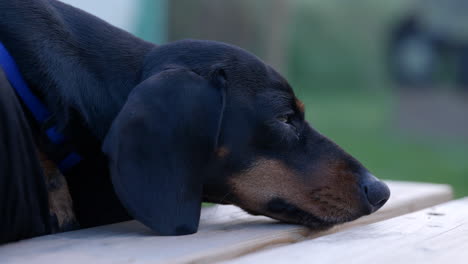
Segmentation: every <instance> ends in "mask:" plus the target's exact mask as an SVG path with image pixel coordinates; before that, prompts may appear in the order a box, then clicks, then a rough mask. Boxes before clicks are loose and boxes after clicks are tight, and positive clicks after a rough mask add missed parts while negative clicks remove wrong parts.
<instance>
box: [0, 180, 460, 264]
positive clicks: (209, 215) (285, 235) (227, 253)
mask: <svg viewBox="0 0 468 264" xmlns="http://www.w3.org/2000/svg"><path fill="white" fill-rule="evenodd" d="M388 183H389V186H390V188H391V190H392V196H391V198H390V200H389V202H388V203H387V204H386V205H385V206H384V207H383V208H382V209H381V210H379V211H378V212H377V213H375V214H372V215H370V216H368V217H365V218H362V219H359V220H357V221H354V222H351V223H349V224H346V225H343V226H341V227H337V228H335V229H333V230H331V231H328V232H326V233H317V232H313V231H311V230H309V229H307V228H304V227H301V226H296V225H288V224H281V223H278V222H276V221H274V220H271V219H269V218H267V217H263V216H250V215H248V214H246V213H245V212H243V211H242V210H240V209H238V208H237V207H234V206H214V207H210V208H204V209H203V212H202V219H201V225H200V230H199V232H198V233H196V234H194V235H189V236H180V237H158V236H154V235H153V233H152V232H151V230H149V229H148V228H147V227H145V226H143V225H142V224H140V223H138V222H136V221H129V222H124V223H119V224H114V225H108V226H101V227H96V228H90V229H85V230H79V231H73V232H66V233H61V234H55V235H49V236H44V237H39V238H34V239H30V240H24V241H20V242H17V243H11V244H7V245H4V246H0V263H2V264H3V263H24V262H27V263H44V264H45V263H47V264H50V263H61V262H63V263H70V264H73V263H80V264H81V263H86V262H88V263H134V262H137V263H213V262H216V261H222V260H228V259H232V258H235V257H238V256H242V255H245V254H248V253H251V252H255V251H258V250H261V249H265V248H267V247H272V246H279V245H285V244H291V243H294V242H298V241H301V240H304V239H307V238H310V237H317V236H321V235H325V234H328V233H330V232H337V231H339V230H344V229H346V228H349V227H351V226H357V225H363V224H368V223H372V222H375V221H380V220H382V219H388V218H390V217H394V216H398V215H401V214H405V213H408V212H413V211H415V210H418V209H421V208H424V207H428V206H432V205H435V204H439V203H442V202H445V201H447V200H450V199H451V197H452V191H451V188H450V187H449V186H446V185H436V184H421V183H404V182H388Z"/></svg>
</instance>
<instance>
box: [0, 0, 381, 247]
mask: <svg viewBox="0 0 468 264" xmlns="http://www.w3.org/2000/svg"><path fill="white" fill-rule="evenodd" d="M0 10H1V11H0V41H1V42H2V43H3V44H4V46H5V47H6V48H7V49H8V51H9V53H10V54H11V55H12V57H13V58H14V60H15V62H16V64H17V65H18V68H19V70H20V72H21V75H22V76H23V78H24V79H25V80H26V82H27V84H28V86H29V87H30V89H31V90H32V91H33V92H34V94H35V95H36V96H37V97H39V98H40V100H41V101H42V102H43V103H44V104H45V105H46V106H47V108H48V110H49V111H50V112H51V113H52V116H51V118H50V120H48V122H47V123H52V124H54V125H56V126H57V127H58V129H59V130H60V131H61V132H62V133H63V134H64V135H65V137H66V138H67V140H66V143H65V144H64V148H73V149H74V150H76V152H77V153H79V154H80V155H81V157H83V160H82V161H81V162H80V163H79V164H78V165H76V166H74V167H73V168H71V169H70V170H69V171H67V172H65V173H64V175H65V178H66V181H67V182H68V188H69V191H70V194H71V198H70V196H69V195H68V192H67V190H66V182H65V180H64V179H63V178H61V174H60V173H59V172H58V171H57V169H56V168H55V167H54V165H53V163H52V162H51V161H49V160H57V159H59V158H57V157H59V156H60V152H61V151H63V150H62V149H60V148H57V147H56V146H55V145H53V144H49V143H50V142H48V139H47V137H45V136H44V131H43V130H44V129H45V128H44V125H38V124H36V123H35V122H34V120H33V119H32V118H31V116H30V115H31V114H30V113H29V111H28V109H27V108H25V107H24V106H22V105H21V104H20V100H18V99H17V98H16V97H15V95H14V90H13V88H12V86H10V84H9V82H7V81H6V79H5V76H4V75H3V74H0V77H1V78H0V88H1V90H0V91H1V93H0V99H1V100H2V102H3V101H5V102H8V104H5V105H3V104H2V106H1V108H2V109H1V111H2V113H1V115H0V117H1V118H2V119H1V120H0V122H1V124H2V127H1V131H0V135H1V137H2V138H1V140H0V142H3V143H2V144H3V145H0V146H1V147H2V149H1V151H2V154H3V153H6V154H7V155H5V156H2V160H1V162H2V164H3V165H0V169H1V171H0V184H1V185H0V191H2V192H1V193H0V210H1V211H0V241H9V240H15V239H20V238H25V237H31V236H36V235H41V234H46V233H52V232H57V231H63V230H69V229H73V228H76V227H77V226H78V224H79V226H80V227H90V226H96V225H100V224H107V223H113V222H117V221H123V220H127V219H131V218H135V219H137V220H139V221H141V222H142V223H144V224H145V225H147V226H148V227H150V228H151V229H153V230H154V231H155V234H159V235H183V234H189V233H193V232H196V231H197V228H198V221H199V215H200V206H201V202H202V201H208V202H215V203H223V204H226V203H227V204H235V205H238V206H240V207H241V208H243V209H245V210H246V211H248V212H250V213H252V214H262V215H267V216H270V217H272V218H275V219H279V220H281V221H285V222H289V223H297V224H302V225H306V226H309V227H312V228H326V227H330V226H332V225H334V224H337V223H342V222H345V221H350V220H353V219H356V218H358V217H360V216H363V215H367V214H370V213H372V212H374V211H376V210H377V209H379V208H380V207H381V206H382V205H383V204H384V203H385V202H386V201H387V199H388V197H389V190H388V188H387V186H386V185H385V184H383V183H382V182H380V181H378V180H377V179H376V178H375V177H374V176H372V175H371V174H370V173H369V172H368V171H367V170H366V169H365V168H364V167H363V166H362V165H361V164H360V163H359V162H358V161H356V160H355V159H354V158H352V157H351V156H350V155H348V154H347V153H345V152H344V151H343V150H342V149H340V148H339V147H338V146H337V145H335V144H334V143H333V142H331V141H330V140H329V139H327V138H326V137H324V136H322V135H321V134H319V133H318V132H317V131H315V130H314V129H312V128H311V127H310V125H309V124H308V123H307V122H306V121H305V120H304V106H303V104H302V103H301V102H300V101H299V100H298V99H297V98H296V97H295V95H294V93H293V90H292V89H291V87H290V86H289V85H288V83H287V81H286V80H285V79H283V78H282V77H281V76H280V75H279V74H278V73H277V72H276V71H275V70H273V69H272V68H271V67H269V66H268V65H266V64H264V63H263V62H261V61H260V60H259V59H258V58H256V57H255V56H253V55H251V54H249V53H248V52H246V51H244V50H242V49H240V48H237V47H234V46H230V45H227V44H223V43H218V42H212V41H197V40H185V41H178V42H174V43H171V44H167V45H161V46H156V45H154V44H151V43H148V42H145V41H143V40H140V39H138V38H136V37H134V36H132V35H130V34H128V33H126V32H124V31H122V30H119V29H117V28H115V27H113V26H111V25H109V24H107V23H105V22H103V21H101V20H99V19H98V18H96V17H93V16H91V15H89V14H87V13H85V12H83V11H81V10H78V9H76V8H73V7H71V6H69V5H66V4H63V3H61V2H58V1H54V0H0ZM0 73H1V71H0ZM1 97H3V98H1ZM5 131H6V132H5ZM15 131H16V132H15ZM5 142H16V143H15V144H17V145H12V144H6V143H5ZM36 147H37V148H38V149H39V153H40V154H37V153H36ZM18 153H19V154H18ZM39 161H41V162H42V165H43V166H42V168H40V166H39V165H38V164H39ZM5 164H13V165H11V166H10V165H5ZM44 174H45V175H44ZM44 177H45V178H44ZM47 193H48V194H49V195H48V197H47ZM71 201H73V208H71V207H70V206H71ZM72 209H73V210H72ZM74 214H75V215H74ZM75 218H76V219H75Z"/></svg>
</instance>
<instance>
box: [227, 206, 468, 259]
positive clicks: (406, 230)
mask: <svg viewBox="0 0 468 264" xmlns="http://www.w3.org/2000/svg"><path fill="white" fill-rule="evenodd" d="M224 263H230V264H242V263H270V264H276V263H299V264H301V263H321V264H328V263H347V264H353V263H380V264H395V263H398V264H405V263H411V264H419V263H421V264H427V263H430V264H448V263H450V264H457V263H460V264H462V263H463V264H466V263H468V198H465V199H462V200H456V201H452V202H448V203H445V204H442V205H439V206H435V207H433V208H429V209H425V210H422V211H419V212H415V213H411V214H407V215H403V216H400V217H397V218H393V219H389V220H386V221H382V222H378V223H374V224H371V225H364V226H359V227H355V228H351V229H348V230H346V231H343V232H339V233H335V234H332V235H328V236H323V237H320V238H316V239H313V240H308V241H303V242H300V243H296V244H293V245H288V246H284V247H280V248H275V249H270V250H265V251H262V252H258V253H254V254H250V255H247V256H244V257H240V258H237V259H234V260H231V261H226V262H224Z"/></svg>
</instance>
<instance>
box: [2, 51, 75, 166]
mask: <svg viewBox="0 0 468 264" xmlns="http://www.w3.org/2000/svg"><path fill="white" fill-rule="evenodd" d="M0 67H1V68H2V69H3V71H4V72H5V75H6V77H7V79H8V81H9V82H10V84H11V86H12V87H13V89H15V91H16V94H17V95H18V96H19V98H21V100H22V101H23V103H24V105H25V106H26V107H27V108H28V109H29V111H30V112H31V114H32V115H33V117H34V119H36V121H37V122H38V123H39V124H41V125H42V124H44V123H46V121H47V120H49V119H50V117H51V116H52V113H51V112H50V111H49V110H48V109H47V108H46V107H45V105H44V104H43V103H42V102H41V101H40V100H39V99H38V98H37V97H36V96H35V95H34V94H33V93H32V92H31V90H30V89H29V87H28V85H27V84H26V82H25V81H24V79H23V77H22V76H21V73H20V72H19V70H18V67H17V65H16V63H15V61H14V60H13V57H11V55H10V53H8V51H7V49H6V48H5V46H4V45H3V44H2V43H1V42H0ZM46 134H47V137H48V138H49V140H50V141H51V142H52V143H54V144H55V145H60V144H63V143H64V142H65V137H64V135H62V134H61V133H59V132H58V131H57V128H56V126H52V127H50V128H48V129H47V130H46ZM81 160H82V157H81V156H80V155H79V154H78V153H76V152H70V153H68V154H67V155H66V157H65V158H64V159H63V160H62V161H60V162H58V164H57V166H58V168H59V169H60V170H61V171H62V172H65V171H66V170H68V169H70V168H72V167H74V166H75V165H77V164H78V163H79V162H80V161H81Z"/></svg>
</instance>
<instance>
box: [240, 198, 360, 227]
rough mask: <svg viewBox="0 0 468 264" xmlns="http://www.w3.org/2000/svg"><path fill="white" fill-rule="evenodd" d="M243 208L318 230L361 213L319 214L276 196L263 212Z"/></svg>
mask: <svg viewBox="0 0 468 264" xmlns="http://www.w3.org/2000/svg"><path fill="white" fill-rule="evenodd" d="M242 209H243V210H245V211H246V212H248V213H249V214H253V215H265V216H268V217H271V218H273V219H276V220H279V221H281V222H284V223H289V224H297V225H303V226H306V227H308V228H310V229H312V230H316V231H323V230H327V229H330V228H332V227H333V226H335V225H338V224H342V223H345V222H349V221H352V220H355V219H357V218H359V217H360V215H348V214H346V215H341V216H336V215H335V216H325V215H324V216H318V215H316V214H313V213H310V212H306V211H305V210H302V209H301V208H299V207H297V206H295V205H293V204H291V203H288V202H286V201H285V200H283V199H280V198H275V199H273V200H271V201H270V202H268V204H267V205H266V208H265V210H264V211H263V210H262V211H261V212H260V211H257V210H250V209H247V208H242Z"/></svg>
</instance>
